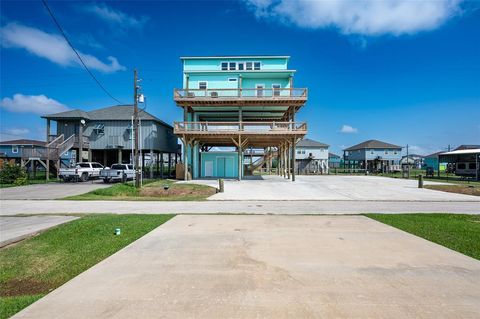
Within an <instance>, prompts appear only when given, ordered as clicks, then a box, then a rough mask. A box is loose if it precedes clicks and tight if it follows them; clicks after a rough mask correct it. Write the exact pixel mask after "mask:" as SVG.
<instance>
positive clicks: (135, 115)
mask: <svg viewBox="0 0 480 319" xmlns="http://www.w3.org/2000/svg"><path fill="white" fill-rule="evenodd" d="M137 82H138V80H137V69H134V70H133V123H134V133H135V137H134V138H135V141H134V142H135V150H134V156H135V159H134V164H135V187H137V188H139V187H140V168H139V165H138V142H139V141H138V129H139V127H140V125H139V120H138V93H137V92H138V85H137Z"/></svg>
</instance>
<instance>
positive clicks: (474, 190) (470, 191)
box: [424, 184, 480, 196]
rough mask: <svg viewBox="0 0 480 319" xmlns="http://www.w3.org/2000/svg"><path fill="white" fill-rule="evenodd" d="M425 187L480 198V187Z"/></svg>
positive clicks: (457, 185) (458, 185)
mask: <svg viewBox="0 0 480 319" xmlns="http://www.w3.org/2000/svg"><path fill="white" fill-rule="evenodd" d="M424 187H425V188H428V189H433V190H437V191H442V192H449V193H458V194H466V195H474V196H480V185H473V184H472V185H465V184H463V185H461V184H456V185H425V186H424Z"/></svg>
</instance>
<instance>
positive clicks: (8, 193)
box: [0, 180, 112, 200]
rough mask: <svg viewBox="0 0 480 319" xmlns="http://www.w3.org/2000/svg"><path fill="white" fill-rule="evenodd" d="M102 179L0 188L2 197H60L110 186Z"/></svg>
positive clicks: (0, 197) (0, 196)
mask: <svg viewBox="0 0 480 319" xmlns="http://www.w3.org/2000/svg"><path fill="white" fill-rule="evenodd" d="M109 186H112V185H109V184H105V183H103V181H101V180H93V181H88V182H84V183H82V182H79V183H60V182H58V183H57V182H52V183H47V184H36V185H27V186H18V187H8V188H1V189H0V199H2V200H4V199H58V198H64V197H67V196H74V195H80V194H84V193H88V192H90V191H93V190H95V189H98V188H104V187H109Z"/></svg>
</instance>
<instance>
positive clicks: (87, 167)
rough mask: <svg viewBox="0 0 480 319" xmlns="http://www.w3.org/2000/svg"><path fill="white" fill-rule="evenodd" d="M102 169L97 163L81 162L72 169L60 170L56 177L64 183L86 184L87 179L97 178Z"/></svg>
mask: <svg viewBox="0 0 480 319" xmlns="http://www.w3.org/2000/svg"><path fill="white" fill-rule="evenodd" d="M103 168H104V167H103V165H101V164H99V163H95V162H82V163H77V164H75V167H73V168H61V169H60V171H59V174H58V175H59V177H60V178H61V179H63V180H64V181H65V182H69V181H79V180H80V181H82V182H86V181H87V180H89V179H96V178H98V177H99V176H100V171H101V170H102V169H103Z"/></svg>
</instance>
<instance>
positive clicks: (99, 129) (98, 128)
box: [93, 123, 105, 134]
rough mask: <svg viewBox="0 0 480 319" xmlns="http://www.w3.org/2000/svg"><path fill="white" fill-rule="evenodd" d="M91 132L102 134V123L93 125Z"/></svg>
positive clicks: (103, 130)
mask: <svg viewBox="0 0 480 319" xmlns="http://www.w3.org/2000/svg"><path fill="white" fill-rule="evenodd" d="M93 132H95V133H96V134H103V133H104V132H105V125H104V124H102V123H99V124H97V125H95V126H94V127H93Z"/></svg>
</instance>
